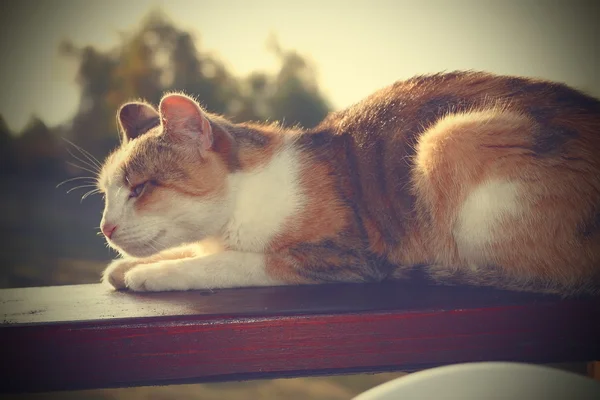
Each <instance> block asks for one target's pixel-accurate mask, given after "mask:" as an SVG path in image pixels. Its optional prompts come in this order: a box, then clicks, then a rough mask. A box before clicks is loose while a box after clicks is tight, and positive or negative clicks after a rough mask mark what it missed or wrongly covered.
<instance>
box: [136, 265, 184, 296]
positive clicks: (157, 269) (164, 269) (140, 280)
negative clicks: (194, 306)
mask: <svg viewBox="0 0 600 400" xmlns="http://www.w3.org/2000/svg"><path fill="white" fill-rule="evenodd" d="M173 264H176V263H174V262H172V261H171V262H169V261H166V262H157V263H153V264H146V265H143V266H140V267H138V268H134V269H131V270H130V271H128V272H126V273H125V285H126V286H127V288H128V289H129V290H133V291H135V292H163V291H172V290H177V291H179V290H189V289H190V288H189V285H188V283H187V280H186V279H185V278H182V277H181V276H180V273H179V271H178V270H177V268H176V267H175V265H173Z"/></svg>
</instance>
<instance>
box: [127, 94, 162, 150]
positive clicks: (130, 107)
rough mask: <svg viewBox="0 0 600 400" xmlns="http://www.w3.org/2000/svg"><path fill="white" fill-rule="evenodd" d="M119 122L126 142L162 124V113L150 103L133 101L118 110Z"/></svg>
mask: <svg viewBox="0 0 600 400" xmlns="http://www.w3.org/2000/svg"><path fill="white" fill-rule="evenodd" d="M117 123H118V124H119V126H120V128H121V140H122V142H124V143H126V142H127V141H129V140H132V139H135V138H136V137H138V136H140V135H142V134H144V133H146V132H148V131H149V130H150V129H151V128H154V127H155V126H158V125H160V115H159V114H158V111H156V110H155V109H154V107H152V106H151V105H149V104H146V103H142V102H131V103H127V104H124V105H123V106H121V108H120V109H119V111H117Z"/></svg>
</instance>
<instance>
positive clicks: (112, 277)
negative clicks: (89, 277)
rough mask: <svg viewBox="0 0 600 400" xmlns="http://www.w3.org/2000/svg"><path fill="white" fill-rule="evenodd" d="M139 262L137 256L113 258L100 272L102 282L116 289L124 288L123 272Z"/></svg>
mask: <svg viewBox="0 0 600 400" xmlns="http://www.w3.org/2000/svg"><path fill="white" fill-rule="evenodd" d="M139 264H140V260H138V259H137V258H124V259H121V260H114V261H113V262H111V263H110V264H109V266H108V267H106V269H105V270H104V272H103V273H102V282H103V283H108V284H110V285H111V286H112V287H114V288H115V289H117V290H121V289H126V288H127V285H126V284H125V274H126V273H127V272H128V271H129V270H131V269H132V268H134V267H135V266H137V265H139Z"/></svg>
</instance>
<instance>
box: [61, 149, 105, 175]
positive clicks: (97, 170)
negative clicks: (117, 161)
mask: <svg viewBox="0 0 600 400" xmlns="http://www.w3.org/2000/svg"><path fill="white" fill-rule="evenodd" d="M67 153H69V154H70V155H71V157H73V158H74V159H76V160H77V161H79V162H80V163H82V164H83V165H85V166H86V167H89V168H91V169H92V170H93V172H92V173H93V174H94V175H97V174H98V173H99V172H100V170H99V169H98V167H97V166H95V165H94V164H92V163H90V162H89V161H86V160H83V159H81V157H78V156H76V155H75V154H73V152H72V151H71V149H69V148H68V147H67Z"/></svg>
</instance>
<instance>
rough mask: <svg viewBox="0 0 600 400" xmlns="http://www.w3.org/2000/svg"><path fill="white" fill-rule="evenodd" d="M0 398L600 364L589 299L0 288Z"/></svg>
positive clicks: (333, 288)
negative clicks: (446, 368)
mask: <svg viewBox="0 0 600 400" xmlns="http://www.w3.org/2000/svg"><path fill="white" fill-rule="evenodd" d="M0 312H1V313H2V314H3V323H2V325H0V343H1V347H0V360H2V363H1V365H2V367H0V368H1V370H0V371H1V372H0V376H1V377H2V381H1V384H0V390H1V391H2V392H23V391H49V390H63V389H84V388H98V387H118V386H136V385H146V384H170V383H184V382H185V383H187V382H206V381H217V380H238V379H254V378H272V377H282V376H298V375H318V374H324V373H344V372H361V371H364V372H367V371H379V370H412V369H419V368H423V367H429V366H435V365H442V364H448V363H457V362H468V361H484V360H488V361H489V360H508V361H525V362H571V361H591V360H594V359H599V358H600V340H599V339H600V298H588V299H569V300H561V299H557V298H555V297H551V296H537V295H531V294H523V293H508V292H502V291H495V290H489V289H478V288H458V287H427V286H422V285H419V286H417V285H410V284H408V283H389V284H388V283H386V284H368V285H327V286H307V287H277V288H253V289H236V290H220V291H214V292H212V293H211V292H199V291H198V292H187V293H150V294H131V293H126V292H116V293H115V292H111V291H107V290H106V288H105V287H102V286H100V285H80V286H64V287H50V288H31V289H11V290H3V291H0Z"/></svg>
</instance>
